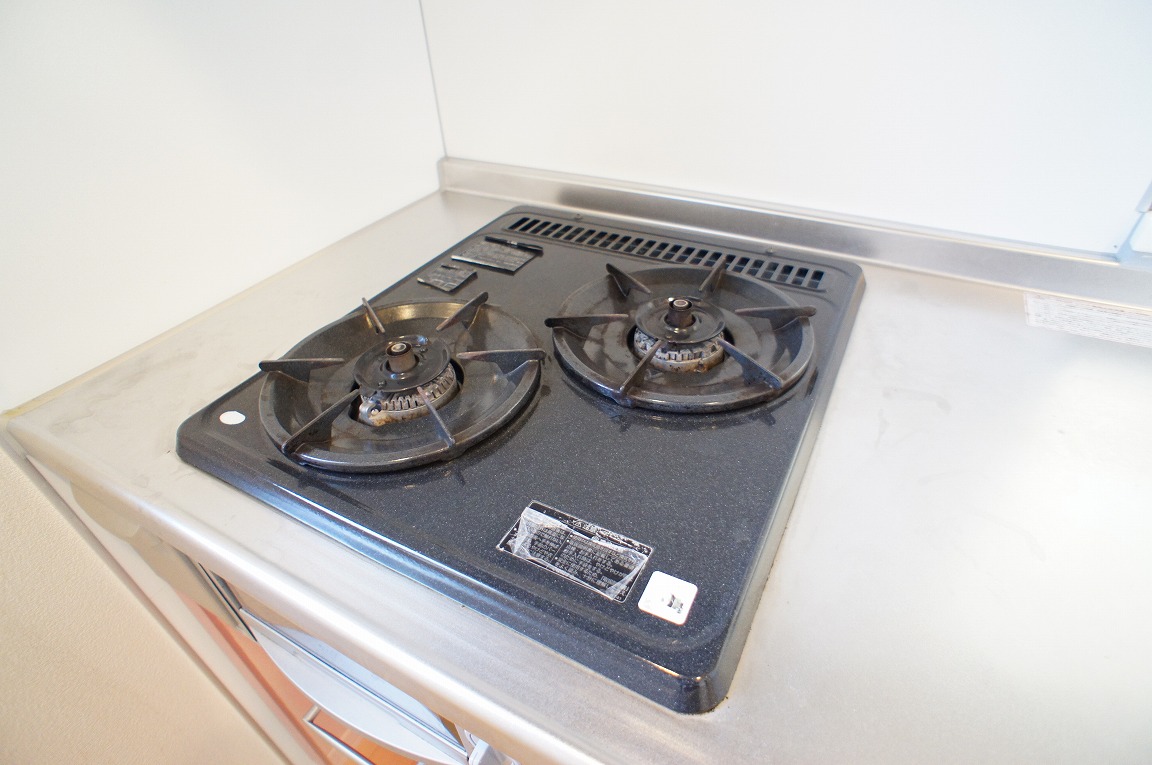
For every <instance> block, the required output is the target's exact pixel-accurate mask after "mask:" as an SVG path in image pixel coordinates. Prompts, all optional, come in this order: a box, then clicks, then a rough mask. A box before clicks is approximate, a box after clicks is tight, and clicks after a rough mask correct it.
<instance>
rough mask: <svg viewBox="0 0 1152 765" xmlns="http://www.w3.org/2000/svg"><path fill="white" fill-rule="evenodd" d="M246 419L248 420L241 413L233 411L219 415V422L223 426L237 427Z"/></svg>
mask: <svg viewBox="0 0 1152 765" xmlns="http://www.w3.org/2000/svg"><path fill="white" fill-rule="evenodd" d="M246 419H248V418H247V417H245V416H244V413H243V412H237V411H236V410H235V409H229V410H228V411H227V412H224V413H223V414H221V415H220V422H222V423H224V424H225V425H239V424H240V423H242V422H244V420H246Z"/></svg>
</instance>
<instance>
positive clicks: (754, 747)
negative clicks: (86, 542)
mask: <svg viewBox="0 0 1152 765" xmlns="http://www.w3.org/2000/svg"><path fill="white" fill-rule="evenodd" d="M442 175H443V177H444V179H445V181H444V189H443V190H442V191H440V192H438V193H437V194H434V195H432V196H430V197H427V198H425V199H422V200H420V201H418V202H416V203H414V204H412V205H411V206H409V207H407V208H405V209H404V210H402V211H400V212H398V213H396V214H394V215H392V216H390V217H389V218H387V219H385V220H383V221H380V222H379V223H377V224H374V225H373V226H370V227H368V228H366V229H364V230H363V231H360V232H358V233H356V234H354V235H352V236H350V237H348V238H347V239H345V240H343V241H341V242H338V243H337V244H335V245H333V246H332V247H330V248H328V249H326V250H324V251H322V252H320V253H318V254H316V255H315V256H313V257H311V258H309V259H307V260H306V261H304V262H302V263H300V264H298V265H297V266H295V267H293V268H291V269H288V270H286V271H284V272H283V273H281V274H278V275H277V276H275V277H272V278H271V279H268V280H267V281H265V282H263V283H261V284H260V285H258V286H257V287H254V288H253V289H251V290H248V291H247V292H245V293H243V294H241V295H239V296H237V297H236V298H234V299H232V300H230V301H228V302H226V303H224V304H222V305H220V306H218V307H217V308H215V309H213V310H211V311H209V312H207V313H205V314H203V315H201V316H200V317H198V318H196V319H194V320H193V321H190V322H188V323H186V324H184V325H182V326H180V327H178V328H176V329H174V330H172V331H170V332H168V333H166V334H165V335H163V336H161V337H159V338H157V339H156V340H154V341H152V342H150V343H148V344H146V345H144V346H142V347H140V348H138V349H136V350H134V351H132V352H131V353H129V354H126V355H125V356H122V357H120V358H118V359H116V360H114V361H113V362H111V363H109V364H107V365H105V366H104V367H101V368H100V369H97V370H95V371H94V372H92V373H90V374H88V375H86V376H84V377H83V378H81V379H79V380H77V381H74V382H73V383H71V384H69V385H68V386H66V387H65V388H63V389H61V390H59V391H55V392H53V393H52V394H50V395H48V396H45V397H43V398H41V399H39V400H37V401H34V402H32V403H30V404H29V405H27V406H26V407H24V408H22V409H20V410H17V411H15V412H11V413H9V415H10V417H11V420H10V421H9V423H8V427H9V432H10V434H11V435H12V436H13V437H14V438H15V439H16V441H17V442H18V443H19V446H18V448H20V449H23V450H26V451H27V452H29V453H31V454H32V455H33V456H34V457H35V458H36V459H37V460H38V461H39V462H40V463H41V464H43V465H44V466H45V467H47V468H48V469H49V470H51V471H53V472H56V473H59V474H60V475H62V476H64V477H65V478H67V479H68V480H69V481H70V482H71V484H72V488H73V490H74V491H75V492H76V494H77V498H78V500H79V501H80V502H81V504H86V506H90V507H92V508H93V509H94V510H96V512H95V513H94V514H96V515H106V514H107V511H108V510H109V509H111V511H112V512H113V513H114V514H116V515H118V516H120V520H119V521H118V522H119V523H127V524H139V525H141V526H143V527H145V528H147V529H149V530H150V531H152V532H153V533H156V534H158V535H159V536H160V537H162V538H163V539H164V540H166V541H167V542H169V543H170V544H171V545H173V546H175V547H176V548H178V549H180V550H182V551H184V552H185V553H186V554H187V555H189V556H190V557H192V558H194V559H195V560H197V561H199V562H200V563H202V564H203V565H204V566H206V567H207V568H209V569H210V570H212V571H214V572H216V573H217V574H219V575H221V576H222V577H224V578H225V579H227V580H229V581H230V582H232V583H234V584H235V585H237V586H238V587H240V588H242V589H244V590H245V591H247V592H248V593H249V594H251V595H252V596H254V597H256V598H258V599H260V600H261V601H263V602H264V603H265V604H267V605H268V606H270V607H272V608H274V609H276V610H277V611H279V612H280V613H281V614H283V615H284V616H286V617H288V618H290V619H291V620H293V621H294V622H295V623H296V624H298V625H299V626H300V627H302V628H303V629H305V630H307V631H308V632H309V633H311V634H312V635H314V636H316V637H317V638H319V639H321V640H324V641H325V642H327V643H329V644H330V645H332V646H333V647H335V648H337V649H339V650H341V651H342V652H343V653H345V654H346V655H347V656H349V657H351V658H352V659H354V660H356V661H358V662H360V663H361V664H363V665H364V666H366V667H368V668H370V669H372V670H373V671H375V672H376V673H378V674H379V675H380V676H381V677H383V678H385V679H387V680H389V681H390V682H392V683H393V684H395V685H396V686H398V687H400V688H401V689H402V690H404V691H406V692H408V693H410V694H412V695H413V696H416V697H417V698H418V699H420V700H421V701H423V702H424V703H426V704H428V705H429V706H431V707H432V708H433V709H434V710H435V711H436V712H438V713H439V714H441V715H443V716H445V717H447V718H450V719H452V720H455V721H457V722H458V723H460V724H462V725H463V726H464V727H466V728H468V729H469V730H473V731H474V732H476V733H477V734H478V735H480V736H481V737H483V738H485V739H486V740H488V741H489V742H490V743H492V744H493V745H494V746H496V747H497V748H499V749H501V750H504V751H506V752H507V753H508V754H510V755H512V756H515V757H517V758H519V759H521V760H522V761H523V762H524V763H525V765H530V764H532V763H572V764H576V763H596V762H603V763H645V762H651V763H693V762H699V763H715V762H724V763H740V762H756V763H762V762H813V761H824V762H842V761H851V762H869V761H874V762H885V763H893V762H1021V761H1032V762H1085V761H1089V762H1099V761H1108V762H1146V761H1148V759H1149V758H1150V757H1152V650H1149V646H1152V605H1150V604H1152V557H1150V556H1149V554H1148V550H1149V549H1152V512H1149V511H1150V509H1152V501H1150V498H1152V470H1149V469H1148V466H1147V462H1148V457H1149V455H1150V454H1152V404H1149V390H1150V385H1152V349H1148V348H1141V347H1135V346H1130V345H1123V344H1118V343H1110V342H1105V341H1102V340H1095V339H1090V338H1086V337H1079V336H1075V335H1071V334H1064V333H1061V332H1057V331H1053V330H1048V329H1039V328H1035V327H1030V326H1028V325H1027V324H1026V323H1025V308H1024V297H1023V293H1024V291H1025V290H1035V291H1049V292H1059V293H1062V294H1065V295H1070V296H1074V297H1076V296H1078V297H1087V298H1091V299H1093V300H1105V301H1108V300H1116V301H1118V302H1129V303H1137V302H1138V301H1139V300H1143V301H1148V300H1152V288H1149V287H1152V285H1150V283H1149V281H1150V279H1149V274H1147V273H1141V272H1129V271H1124V270H1123V269H1119V268H1117V267H1116V266H1115V265H1113V264H1109V263H1106V262H1104V261H1102V260H1099V259H1095V260H1094V259H1093V258H1091V257H1087V256H1083V257H1082V256H1078V255H1077V254H1069V253H1055V252H1043V251H1039V250H1036V249H1034V248H1033V249H1029V248H1015V247H1011V246H1007V245H1004V244H1002V243H1001V244H997V243H989V242H972V241H962V240H960V239H950V238H948V237H942V236H938V235H929V234H927V233H925V232H916V231H898V230H895V229H885V230H881V229H878V228H876V227H875V226H866V225H863V224H859V223H858V222H834V221H819V220H814V219H801V217H798V216H796V215H793V214H791V213H780V214H773V213H770V212H764V211H758V210H755V209H751V208H745V209H736V207H737V206H734V205H733V204H731V203H730V202H729V201H727V200H714V199H713V200H704V201H701V202H693V201H691V200H685V199H683V198H679V199H674V200H668V205H670V207H668V208H667V209H672V208H675V209H677V210H680V211H683V210H692V211H695V212H694V214H695V216H696V220H695V221H692V222H691V223H692V225H699V226H701V227H703V226H705V225H706V224H707V222H708V221H716V222H717V223H718V225H719V224H720V223H722V224H723V225H724V227H726V228H728V229H730V230H732V228H733V224H732V222H733V221H736V223H737V228H739V227H744V228H746V229H747V231H746V232H742V233H745V234H746V235H747V236H748V237H749V238H750V239H755V238H756V237H755V231H756V230H757V229H756V222H757V221H758V222H759V223H760V224H762V225H761V228H760V229H759V230H762V231H765V232H771V237H768V236H765V237H764V238H765V239H769V238H773V239H776V240H781V239H783V238H785V237H787V238H786V239H785V241H788V242H789V243H790V244H793V245H796V244H800V245H807V246H811V247H814V248H819V249H822V250H829V249H833V250H835V251H838V252H842V253H846V254H849V255H851V256H853V257H855V258H856V259H857V262H860V263H861V265H862V266H863V267H864V269H865V278H866V280H867V290H866V293H865V297H864V301H863V304H862V306H861V309H860V312H859V316H858V318H857V320H856V325H855V328H854V329H853V333H852V337H851V340H850V342H849V345H848V350H847V353H846V355H845V357H844V360H843V365H842V368H841V370H840V373H839V377H838V378H837V381H836V386H835V390H834V392H833V396H832V400H831V403H830V405H829V407H828V410H827V413H826V415H825V419H824V424H823V427H822V430H821V432H820V436H819V438H818V440H817V443H816V448H815V451H814V453H813V456H812V459H811V462H810V464H809V466H808V469H807V471H806V474H805V478H804V481H803V484H802V486H801V490H800V494H799V497H798V499H797V502H796V505H795V508H794V510H793V512H792V515H791V519H790V521H789V525H788V530H787V531H786V533H785V535H784V539H783V542H782V544H781V546H780V549H779V553H778V555H777V557H776V562H775V565H774V568H773V570H772V573H771V575H770V577H769V579H768V584H767V586H766V588H765V590H764V594H763V597H762V599H761V602H760V605H759V608H758V610H757V613H756V616H755V619H754V623H753V626H752V629H751V633H750V635H749V638H748V643H747V646H746V647H745V649H744V653H743V656H742V659H741V662H740V666H739V669H738V670H737V673H736V677H735V681H734V683H733V686H732V689H731V692H730V694H729V697H728V698H727V699H726V700H725V701H724V702H722V703H721V705H720V706H719V707H718V708H717V709H716V710H715V711H713V712H710V713H707V714H703V715H697V716H685V715H678V714H675V713H673V712H670V711H668V710H666V709H664V708H662V707H660V706H657V705H656V704H654V703H652V702H650V701H648V700H646V699H644V698H642V697H640V696H638V695H636V694H634V693H632V692H630V691H627V690H625V689H624V688H622V687H620V686H618V685H616V684H614V683H612V682H610V681H608V680H606V679H604V678H602V677H600V676H597V675H594V674H592V673H590V672H589V671H587V670H585V669H583V668H582V667H580V666H578V665H576V664H574V663H572V662H570V661H569V660H567V659H565V658H564V657H562V656H560V655H558V654H556V653H554V652H552V651H550V650H549V649H546V648H544V647H543V646H541V645H539V644H536V643H534V642H532V641H530V640H527V639H525V638H523V637H520V636H519V635H517V634H515V633H512V632H511V631H510V630H508V629H506V628H505V627H503V626H501V625H499V624H497V623H495V622H493V621H491V620H489V619H487V618H485V617H482V616H480V615H478V614H476V613H474V612H472V611H470V610H468V609H465V608H463V607H462V606H460V605H458V604H456V603H454V602H452V601H450V600H448V599H446V598H444V597H442V596H440V595H437V594H435V593H433V592H432V591H430V590H428V589H426V588H424V587H422V586H420V585H417V584H415V583H413V582H411V581H409V580H407V579H405V578H403V577H401V576H400V575H398V574H395V573H393V572H390V571H388V570H385V569H383V568H382V567H380V566H378V565H377V564H375V563H373V562H371V561H369V560H368V559H366V558H363V557H361V556H359V555H358V554H356V553H354V552H352V551H350V550H348V549H346V548H344V547H342V546H341V545H339V544H337V543H336V542H334V541H331V540H329V539H327V538H326V537H324V536H322V535H320V534H319V533H317V532H315V531H313V530H311V529H310V528H307V527H305V526H303V525H302V524H300V523H298V522H296V521H294V520H292V519H291V518H289V517H288V516H286V515H283V514H281V513H279V512H278V511H276V510H274V509H272V508H270V507H267V506H265V505H264V504H262V503H260V502H258V501H257V500H254V499H251V498H249V497H247V496H245V495H243V494H241V493H240V492H238V491H236V490H234V489H232V488H231V487H229V486H227V485H225V484H223V483H222V482H220V481H217V480H216V479H214V478H211V477H209V476H207V475H205V474H203V473H201V472H199V471H197V470H195V469H193V468H191V467H189V466H187V465H185V464H184V463H183V462H181V461H180V460H179V458H177V456H176V454H175V434H176V429H177V427H178V426H179V425H180V423H181V422H182V421H183V420H184V419H185V418H186V417H188V416H189V415H190V414H192V413H193V412H195V411H197V410H198V409H200V408H201V407H203V406H204V405H206V404H207V403H209V402H210V401H211V400H212V399H214V398H216V397H217V396H219V395H221V394H223V393H224V392H226V391H228V390H229V389H231V388H232V387H233V386H234V385H236V384H238V383H239V382H241V381H242V380H244V379H245V378H247V377H248V376H250V375H251V374H252V373H254V372H255V370H256V363H257V362H258V361H259V360H261V359H266V358H276V357H278V356H280V355H282V354H283V353H285V352H286V351H287V350H288V349H289V348H291V347H292V346H293V345H295V344H296V342H298V341H299V340H300V339H301V338H302V337H304V336H305V335H307V334H309V333H310V332H311V331H313V330H314V329H316V328H317V327H319V326H321V325H323V324H325V323H327V322H328V321H330V320H332V319H334V318H336V317H338V316H340V315H342V314H343V313H345V312H346V311H348V310H350V309H351V308H353V307H355V306H356V305H357V304H358V303H359V301H360V298H361V297H362V296H366V295H372V294H375V293H376V292H378V291H379V290H381V289H382V288H384V287H386V286H387V285H389V284H391V283H392V282H394V281H396V280H397V279H398V278H399V277H401V276H402V275H404V274H405V273H407V272H409V271H411V270H413V269H415V268H417V267H418V266H420V265H422V264H423V263H425V262H426V261H428V260H429V259H431V258H432V257H434V256H436V255H438V254H439V253H440V252H442V251H443V250H444V249H446V248H448V247H449V246H450V245H452V244H453V243H455V242H456V241H458V240H460V239H461V238H463V237H464V236H466V235H467V234H469V233H470V232H471V231H473V230H474V229H476V228H478V227H480V226H481V225H483V224H484V223H486V222H487V221H489V220H490V219H492V218H494V217H496V216H497V215H499V214H501V213H503V212H505V211H506V210H507V209H509V208H511V207H513V206H515V205H516V204H520V203H524V202H529V203H534V204H542V205H551V206H569V207H573V208H577V209H580V210H590V211H595V212H596V213H597V214H601V215H603V214H612V212H613V211H616V212H619V211H621V210H624V211H627V212H625V213H620V214H632V215H638V216H640V215H643V216H649V217H653V218H655V217H658V215H657V213H659V211H660V210H661V209H665V208H661V207H660V205H659V204H658V202H659V200H660V199H661V198H662V197H661V195H660V194H658V193H656V192H653V191H652V190H648V189H643V188H624V187H622V186H620V187H617V188H608V189H603V190H601V191H598V192H596V193H590V192H589V188H590V187H589V186H588V185H587V184H586V183H585V182H583V181H581V182H579V183H576V182H573V183H571V184H568V183H566V182H565V181H564V179H562V178H559V177H548V178H544V179H543V180H540V179H539V178H535V179H533V178H529V179H528V180H525V178H524V176H522V175H520V174H517V173H516V172H512V171H509V172H504V171H502V170H501V169H500V168H486V167H480V166H474V165H472V164H469V163H458V162H454V161H451V160H450V161H448V162H447V163H446V165H445V167H444V168H443V170H442ZM608 205H612V206H608ZM677 219H678V220H684V217H683V216H678V217H677ZM801 237H809V239H807V240H804V241H802V240H801V239H800V238H801ZM877 243H882V244H883V245H884V246H883V247H881V248H880V249H879V250H878V249H877ZM766 244H770V242H766ZM833 245H834V246H833ZM934 272H935V273H934ZM1145 288H1149V289H1148V290H1147V291H1146V292H1145V291H1144V290H1145ZM1133 296H1136V298H1135V299H1133ZM1140 296H1143V297H1142V298H1141V297H1140ZM1141 305H1144V306H1145V307H1146V303H1141Z"/></svg>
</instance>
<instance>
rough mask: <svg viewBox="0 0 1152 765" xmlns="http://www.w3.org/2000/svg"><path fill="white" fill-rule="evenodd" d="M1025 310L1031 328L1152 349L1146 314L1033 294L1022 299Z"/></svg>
mask: <svg viewBox="0 0 1152 765" xmlns="http://www.w3.org/2000/svg"><path fill="white" fill-rule="evenodd" d="M1024 309H1025V313H1026V315H1027V320H1028V324H1029V325H1031V326H1033V327H1044V328H1045V329H1057V330H1060V331H1062V332H1069V333H1071V334H1073V335H1084V336H1085V337H1095V338H1097V339H1100V340H1111V341H1112V342H1115V343H1127V344H1128V345H1140V346H1144V347H1145V348H1152V312H1149V311H1141V310H1139V309H1137V308H1125V307H1123V306H1117V305H1106V304H1104V303H1093V302H1090V301H1088V300H1072V299H1070V298H1062V297H1056V296H1055V295H1037V294H1035V293H1028V294H1026V295H1025V296H1024Z"/></svg>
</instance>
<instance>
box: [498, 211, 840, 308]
mask: <svg viewBox="0 0 1152 765" xmlns="http://www.w3.org/2000/svg"><path fill="white" fill-rule="evenodd" d="M505 230H507V231H513V232H516V233H518V234H528V235H529V236H539V237H543V238H545V239H553V240H556V241H559V242H565V243H568V244H573V245H578V246H582V247H592V248H596V249H600V250H607V251H608V252H617V253H620V254H621V255H634V256H637V257H644V258H651V259H653V260H662V261H665V262H668V263H678V264H684V265H691V266H704V267H706V268H712V267H713V266H715V265H716V264H717V263H719V262H720V261H721V260H724V262H725V269H726V270H728V271H730V272H732V273H736V274H742V275H744V276H750V277H753V278H756V279H761V280H763V281H766V282H773V283H775V284H785V285H788V286H790V287H800V288H802V289H807V290H813V291H819V290H820V289H821V283H822V282H823V281H824V278H825V276H826V274H825V272H824V271H823V270H822V269H819V268H809V267H807V266H803V265H800V264H795V263H788V262H785V261H783V260H780V259H776V258H757V257H754V256H750V255H736V254H733V253H730V252H721V251H720V250H710V249H707V248H705V247H694V246H692V245H689V244H685V243H683V242H674V241H672V240H665V239H652V238H649V237H643V236H635V235H633V234H629V233H627V232H624V231H613V230H611V229H608V228H603V227H587V226H579V225H576V224H575V223H564V222H559V221H554V220H549V219H547V218H537V217H533V216H523V217H521V218H519V219H518V220H517V221H515V222H514V223H512V224H511V225H509V226H508V227H507V228H506V229H505Z"/></svg>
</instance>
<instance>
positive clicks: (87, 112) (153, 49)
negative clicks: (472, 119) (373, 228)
mask: <svg viewBox="0 0 1152 765" xmlns="http://www.w3.org/2000/svg"><path fill="white" fill-rule="evenodd" d="M442 152H443V144H442V142H441V138H440V133H439V126H438V123H437V116H436V107H435V102H434V97H433V92H432V87H431V80H430V74H429V70H428V60H427V52H426V47H425V43H424V36H423V31H422V27H421V20H420V8H419V5H418V3H417V2H416V0H408V1H406V2H389V3H377V2H371V1H370V0H335V1H334V2H320V0H294V1H292V2H275V1H274V0H252V1H251V2H243V3H233V2H227V1H226V0H200V1H199V2H195V3H193V2H171V1H169V2H165V1H164V0H105V2H100V3H76V2H70V1H69V0H5V1H4V2H3V3H0V327H3V329H2V330H0V359H3V363H2V364H0V410H3V409H6V408H8V407H11V406H14V405H16V404H18V403H21V402H22V401H25V400H27V399H28V398H31V397H32V396H33V395H35V394H38V393H41V392H43V391H44V390H46V389H48V388H50V387H52V386H55V385H57V384H59V383H62V382H64V381H65V380H68V379H70V378H72V377H73V376H75V375H77V374H79V373H81V372H84V371H87V370H89V369H91V368H93V367H94V366H96V365H97V364H99V363H100V362H102V361H105V360H107V359H108V358H110V357H112V356H114V355H116V354H118V353H120V352H122V351H124V350H127V349H128V348H131V347H132V346H134V345H136V344H138V343H140V342H142V341H144V340H147V339H149V338H151V337H154V336H155V335H157V334H159V333H160V332H162V331H163V330H166V329H168V328H170V327H172V326H173V325H175V324H177V323H178V322H180V321H182V320H184V319H187V318H188V317H190V316H192V315H194V314H196V313H198V312H199V311H201V310H204V309H206V308H208V307H209V306H212V305H214V304H215V303H218V302H220V301H221V300H223V299H225V298H227V297H230V296H231V295H234V294H236V293H237V292H239V291H240V290H242V289H244V288H245V287H247V286H249V285H251V284H253V283H255V282H256V281H258V280H260V279H261V278H263V277H265V276H267V275H269V274H271V273H274V272H276V271H278V270H280V269H281V268H283V267H285V266H287V265H288V264H290V263H293V262H295V261H297V260H299V259H301V258H303V257H304V256H306V255H308V254H310V253H312V252H314V251H316V250H318V249H320V248H321V247H323V246H325V245H327V244H330V243H331V242H333V241H335V240H336V239H338V238H340V237H342V236H345V235H347V234H349V233H351V232H352V231H354V230H356V229H358V228H360V227H362V226H364V225H366V224H368V223H370V222H372V221H374V220H376V219H377V218H379V217H381V216H383V215H384V214H386V213H388V212H390V211H392V210H394V209H396V208H398V207H400V206H402V205H404V204H406V203H408V202H410V201H412V200H413V199H415V198H417V197H419V196H421V195H423V194H427V193H430V192H432V191H434V190H435V188H436V175H435V162H436V160H437V159H438V158H439V157H440V156H441V154H442ZM318 288H319V286H318Z"/></svg>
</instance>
